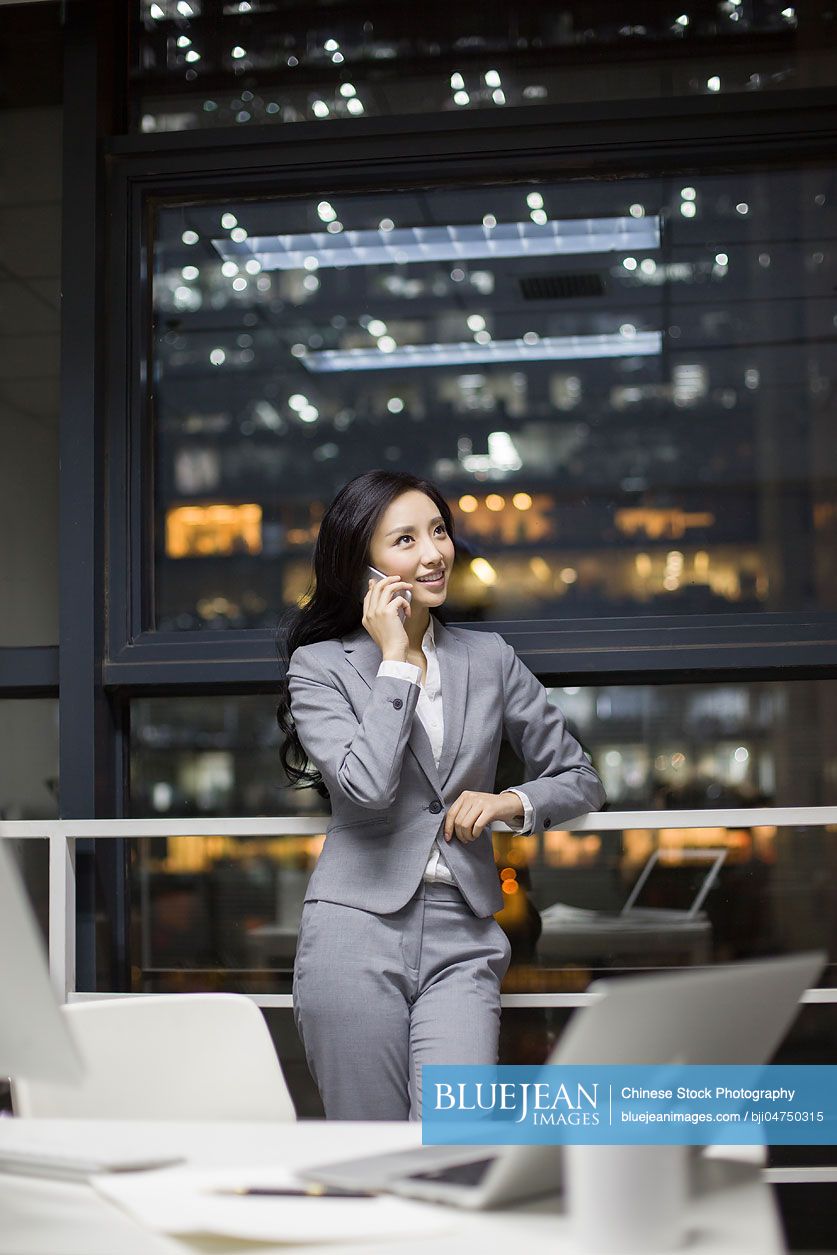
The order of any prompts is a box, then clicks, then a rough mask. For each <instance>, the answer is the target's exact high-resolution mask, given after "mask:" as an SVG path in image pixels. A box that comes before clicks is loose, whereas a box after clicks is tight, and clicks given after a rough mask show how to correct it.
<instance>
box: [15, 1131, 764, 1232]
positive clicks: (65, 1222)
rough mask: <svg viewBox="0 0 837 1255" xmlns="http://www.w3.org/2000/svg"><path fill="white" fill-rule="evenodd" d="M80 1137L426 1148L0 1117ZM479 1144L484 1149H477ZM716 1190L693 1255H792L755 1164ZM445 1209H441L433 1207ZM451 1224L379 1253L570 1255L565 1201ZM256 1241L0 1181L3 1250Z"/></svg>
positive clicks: (717, 1169)
mask: <svg viewBox="0 0 837 1255" xmlns="http://www.w3.org/2000/svg"><path fill="white" fill-rule="evenodd" d="M16 1139H17V1140H21V1139H23V1140H24V1141H25V1143H26V1145H32V1144H34V1143H36V1142H37V1143H38V1144H39V1145H40V1144H41V1143H43V1145H44V1147H45V1148H47V1147H48V1146H49V1145H50V1142H53V1143H54V1142H55V1141H60V1142H61V1143H62V1144H66V1143H67V1141H68V1140H70V1139H72V1141H73V1142H74V1143H76V1144H77V1146H78V1149H79V1151H81V1152H83V1151H99V1152H104V1151H110V1150H114V1151H117V1150H121V1151H130V1152H131V1153H132V1154H136V1153H145V1152H147V1153H149V1154H153V1153H155V1152H156V1153H160V1152H161V1151H165V1152H167V1153H171V1154H182V1155H185V1156H186V1157H187V1159H188V1160H189V1162H190V1163H191V1164H193V1165H195V1166H201V1167H223V1166H230V1167H240V1166H243V1165H254V1166H255V1165H258V1166H265V1165H274V1166H276V1165H283V1166H288V1167H293V1168H299V1167H302V1166H303V1165H310V1164H314V1163H322V1162H325V1161H327V1160H334V1159H338V1158H340V1157H342V1156H345V1157H346V1158H348V1157H350V1156H351V1155H360V1154H375V1153H380V1152H381V1151H386V1150H404V1149H409V1148H413V1147H416V1146H420V1145H421V1125H420V1124H417V1123H409V1122H406V1121H405V1122H397V1123H396V1122H385V1121H380V1122H375V1123H353V1122H348V1121H331V1122H328V1121H322V1120H316V1121H315V1120H301V1121H299V1122H294V1123H289V1124H274V1123H263V1124H253V1123H247V1124H244V1123H241V1124H239V1123H230V1122H226V1123H215V1122H204V1123H188V1124H184V1123H178V1122H165V1123H153V1122H150V1121H149V1122H146V1121H135V1122H128V1121H121V1120H114V1121H102V1120H89V1121H83V1120H12V1119H9V1120H0V1147H6V1146H8V1147H11V1146H13V1145H14V1144H15V1140H16ZM477 1149H479V1148H477ZM706 1167H707V1170H710V1171H711V1172H712V1173H714V1174H716V1178H717V1182H718V1188H717V1189H713V1190H711V1191H709V1192H707V1193H705V1194H702V1195H701V1196H700V1197H698V1198H697V1199H695V1200H694V1201H693V1203H692V1205H691V1208H690V1213H689V1221H688V1223H689V1229H690V1231H691V1232H690V1241H689V1244H688V1248H687V1249H688V1251H689V1253H690V1255H781V1253H782V1252H784V1251H785V1246H784V1241H783V1238H782V1232H781V1226H780V1223H779V1217H778V1210H777V1207H776V1204H775V1202H774V1199H773V1194H772V1191H771V1189H770V1187H769V1186H768V1185H766V1184H765V1183H764V1181H763V1180H762V1179H761V1175H760V1170H759V1168H758V1167H757V1166H755V1165H754V1164H752V1163H744V1162H740V1163H732V1162H728V1161H725V1160H722V1159H715V1160H713V1161H712V1163H711V1164H709V1163H708V1164H707V1165H706ZM425 1205H426V1206H429V1207H433V1208H434V1210H435V1209H436V1205H434V1204H425ZM444 1210H445V1212H446V1215H447V1217H448V1219H449V1222H450V1223H449V1227H448V1228H446V1229H445V1231H444V1232H443V1233H439V1234H438V1236H434V1237H433V1238H432V1239H430V1238H424V1239H414V1240H405V1239H404V1238H399V1239H398V1241H397V1242H390V1241H382V1242H374V1243H373V1242H368V1243H366V1244H365V1250H366V1251H368V1252H370V1255H395V1252H396V1251H397V1252H398V1253H399V1255H401V1253H402V1252H407V1253H409V1252H411V1251H415V1252H417V1253H418V1252H419V1251H423V1250H428V1249H431V1246H432V1251H433V1255H461V1252H462V1250H463V1248H464V1247H465V1245H466V1243H467V1245H469V1246H473V1247H477V1248H478V1249H479V1250H480V1253H481V1255H500V1253H501V1252H502V1255H508V1251H509V1249H510V1248H511V1247H512V1243H517V1244H520V1243H523V1244H524V1245H525V1248H526V1250H527V1255H528V1252H531V1253H532V1255H539V1253H540V1252H547V1251H548V1252H549V1253H550V1255H560V1253H561V1252H566V1255H572V1252H573V1251H574V1247H573V1246H572V1245H571V1243H570V1240H569V1237H568V1226H567V1220H566V1217H564V1216H563V1215H562V1214H561V1204H560V1201H559V1200H558V1199H557V1198H555V1199H540V1200H536V1201H533V1202H530V1203H526V1204H522V1205H521V1206H519V1207H517V1208H514V1209H512V1210H506V1211H495V1212H483V1213H466V1212H462V1211H457V1210H455V1209H453V1208H451V1209H448V1208H445V1209H444ZM254 1249H256V1248H254V1246H253V1244H252V1243H247V1242H238V1241H233V1240H230V1239H229V1238H219V1237H210V1236H204V1237H197V1236H195V1237H194V1238H190V1239H189V1240H188V1241H187V1240H184V1239H182V1238H173V1237H169V1236H164V1235H162V1234H157V1233H151V1232H149V1231H148V1230H146V1229H143V1228H141V1227H140V1226H139V1225H138V1224H137V1223H135V1222H134V1221H133V1220H132V1219H131V1218H130V1217H129V1216H128V1215H127V1214H125V1213H123V1212H122V1211H120V1210H118V1209H117V1208H115V1207H113V1206H112V1205H111V1204H109V1203H107V1202H105V1200H104V1199H102V1198H101V1197H100V1196H99V1195H98V1194H96V1193H95V1191H94V1190H92V1189H91V1188H90V1187H89V1186H86V1185H75V1184H68V1183H65V1182H56V1181H45V1180H39V1179H35V1178H27V1177H21V1176H3V1175H0V1255H80V1253H81V1252H84V1255H193V1253H195V1252H202V1253H204V1255H209V1253H210V1252H211V1253H212V1255H243V1253H244V1252H252V1251H253V1250H254ZM318 1250H319V1251H322V1252H324V1255H358V1252H359V1250H360V1247H359V1246H358V1245H356V1244H347V1245H344V1244H340V1245H337V1244H334V1243H329V1244H328V1245H322V1246H311V1245H305V1246H289V1245H276V1246H273V1245H270V1244H263V1243H259V1244H258V1251H259V1255H274V1253H275V1255H279V1252H281V1253H282V1255H292V1253H293V1252H300V1253H302V1252H305V1255H316V1252H317V1251H318Z"/></svg>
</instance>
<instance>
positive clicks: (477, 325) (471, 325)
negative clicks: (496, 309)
mask: <svg viewBox="0 0 837 1255" xmlns="http://www.w3.org/2000/svg"><path fill="white" fill-rule="evenodd" d="M467 323H468V330H469V331H485V319H484V318H483V316H482V314H469V315H468V318H467Z"/></svg>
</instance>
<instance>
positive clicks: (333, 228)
mask: <svg viewBox="0 0 837 1255" xmlns="http://www.w3.org/2000/svg"><path fill="white" fill-rule="evenodd" d="M342 230H343V223H342V222H340V220H339V219H338V218H335V219H334V222H330V223H329V224H328V226H327V227H326V231H328V232H329V233H330V234H331V235H338V234H339V233H340V232H341V231H342ZM398 260H399V258H398V257H396V258H395V261H398Z"/></svg>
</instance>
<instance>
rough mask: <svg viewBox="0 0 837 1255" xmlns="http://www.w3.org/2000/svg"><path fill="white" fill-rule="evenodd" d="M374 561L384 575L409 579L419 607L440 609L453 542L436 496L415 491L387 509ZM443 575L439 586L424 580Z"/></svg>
mask: <svg viewBox="0 0 837 1255" xmlns="http://www.w3.org/2000/svg"><path fill="white" fill-rule="evenodd" d="M369 553H370V561H371V563H372V565H373V566H374V567H377V568H378V570H379V571H383V573H384V575H397V576H399V577H400V578H401V579H402V580H409V581H410V583H411V585H412V594H413V600H414V601H415V602H416V603H417V604H419V605H426V606H440V605H441V604H442V602H443V601H444V600H445V595H446V593H447V587H448V580H449V578H450V571H451V567H452V566H453V541H452V540H451V538H450V536H448V533H447V528H446V527H445V522H444V519H443V518H442V516H441V514H440V513H439V507H438V506H437V505H436V502H435V501H434V500H433V498H432V497H428V496H427V495H426V494H425V493H423V492H419V491H418V490H417V489H414V488H411V489H409V491H407V492H403V493H402V494H401V496H400V497H396V499H395V500H394V501H391V502H390V504H389V505H388V506H387V508H386V510H385V511H384V513H383V514H382V515H381V518H380V519H379V520H378V526H377V528H376V529H375V534H374V536H373V537H372V543H371V545H370V547H369ZM439 572H441V575H442V578H441V580H440V582H439V583H438V584H434V583H423V582H422V581H421V577H422V576H425V575H431V574H432V573H439Z"/></svg>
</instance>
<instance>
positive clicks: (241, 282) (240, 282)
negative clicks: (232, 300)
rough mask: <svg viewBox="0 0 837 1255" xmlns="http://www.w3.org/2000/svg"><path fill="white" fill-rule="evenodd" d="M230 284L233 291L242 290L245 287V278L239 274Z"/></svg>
mask: <svg viewBox="0 0 837 1255" xmlns="http://www.w3.org/2000/svg"><path fill="white" fill-rule="evenodd" d="M232 285H233V290H234V291H235V292H243V291H244V290H245V288H246V287H247V280H246V279H245V278H244V275H239V276H238V278H237V279H233V281H232Z"/></svg>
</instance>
